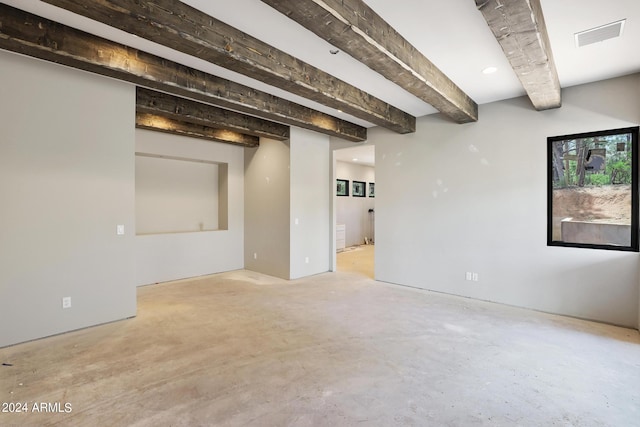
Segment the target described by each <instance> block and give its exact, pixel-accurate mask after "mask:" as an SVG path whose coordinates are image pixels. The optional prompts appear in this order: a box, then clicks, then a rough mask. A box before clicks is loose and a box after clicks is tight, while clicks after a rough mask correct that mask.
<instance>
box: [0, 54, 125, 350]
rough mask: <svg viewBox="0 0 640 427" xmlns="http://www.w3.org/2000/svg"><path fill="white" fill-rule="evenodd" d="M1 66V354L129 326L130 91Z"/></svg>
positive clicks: (7, 61)
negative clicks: (108, 326) (65, 304)
mask: <svg viewBox="0 0 640 427" xmlns="http://www.w3.org/2000/svg"><path fill="white" fill-rule="evenodd" d="M0 64H2V65H1V66H0V99H2V102H0V197H1V199H2V202H1V203H0V219H1V220H2V224H3V227H2V229H1V231H0V295H1V297H0V347H2V346H7V345H11V344H15V343H18V342H23V341H27V340H32V339H36V338H41V337H45V336H48V335H53V334H57V333H61V332H66V331H70V330H74V329H79V328H83V327H87V326H91V325H96V324H100V323H105V322H110V321H114V320H118V319H123V318H127V317H131V316H135V314H136V289H135V262H134V251H133V248H134V233H133V232H134V185H133V183H134V181H133V180H134V154H133V153H134V125H135V89H134V87H133V86H131V85H127V84H124V83H120V82H116V81H114V80H110V79H106V78H103V77H99V76H94V75H91V74H88V73H83V72H80V71H75V70H71V69H69V68H65V67H62V66H59V65H55V64H50V63H46V62H41V61H37V60H34V59H31V58H25V57H22V56H19V55H16V54H12V53H7V52H0ZM117 224H123V225H124V226H125V231H126V234H125V235H124V236H117V235H116V225H117ZM66 296H70V297H71V298H72V300H71V302H72V307H71V308H69V309H65V310H63V309H62V304H61V299H62V297H66Z"/></svg>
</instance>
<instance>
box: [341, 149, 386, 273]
mask: <svg viewBox="0 0 640 427" xmlns="http://www.w3.org/2000/svg"><path fill="white" fill-rule="evenodd" d="M335 177H336V184H335V196H334V206H335V224H334V226H335V230H336V232H335V236H336V242H335V248H336V270H337V271H346V272H353V273H358V274H362V275H364V276H367V277H369V278H371V279H373V278H374V266H375V265H374V264H375V196H376V193H375V185H376V180H375V147H374V146H373V145H367V144H363V145H359V146H356V147H348V148H342V149H337V150H335Z"/></svg>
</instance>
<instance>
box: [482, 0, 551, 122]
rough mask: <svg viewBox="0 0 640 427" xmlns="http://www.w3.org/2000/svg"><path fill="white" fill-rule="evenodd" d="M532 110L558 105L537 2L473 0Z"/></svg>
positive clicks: (543, 23)
mask: <svg viewBox="0 0 640 427" xmlns="http://www.w3.org/2000/svg"><path fill="white" fill-rule="evenodd" d="M476 6H477V7H478V9H479V10H480V12H482V15H483V16H484V19H485V20H486V21H487V24H488V25H489V28H490V29H491V32H492V33H493V35H494V36H495V38H496V40H498V43H500V46H501V47H502V50H503V51H504V54H505V55H506V56H507V59H508V60H509V62H510V63H511V67H512V68H513V71H515V73H516V75H517V76H518V79H520V82H521V83H522V86H523V87H524V90H525V91H526V92H527V95H529V99H530V100H531V103H532V104H533V106H534V107H535V109H536V110H548V109H550V108H558V107H560V106H561V105H562V96H561V93H560V92H561V88H560V81H559V79H558V72H557V71H556V65H555V62H554V60H553V53H552V52H551V44H550V42H549V36H548V34H547V27H546V25H545V22H544V15H543V14H542V7H541V6H540V0H509V1H504V0H502V1H498V0H476Z"/></svg>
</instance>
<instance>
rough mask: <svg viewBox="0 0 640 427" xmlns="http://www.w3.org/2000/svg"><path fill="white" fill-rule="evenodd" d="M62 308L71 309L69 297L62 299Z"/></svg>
mask: <svg viewBox="0 0 640 427" xmlns="http://www.w3.org/2000/svg"><path fill="white" fill-rule="evenodd" d="M62 308H71V297H64V298H62Z"/></svg>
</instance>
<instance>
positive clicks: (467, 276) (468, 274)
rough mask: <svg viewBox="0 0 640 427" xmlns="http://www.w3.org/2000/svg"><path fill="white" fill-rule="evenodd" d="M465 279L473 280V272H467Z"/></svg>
mask: <svg viewBox="0 0 640 427" xmlns="http://www.w3.org/2000/svg"><path fill="white" fill-rule="evenodd" d="M464 277H465V280H471V272H470V271H467V272H466V273H465V275H464Z"/></svg>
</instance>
